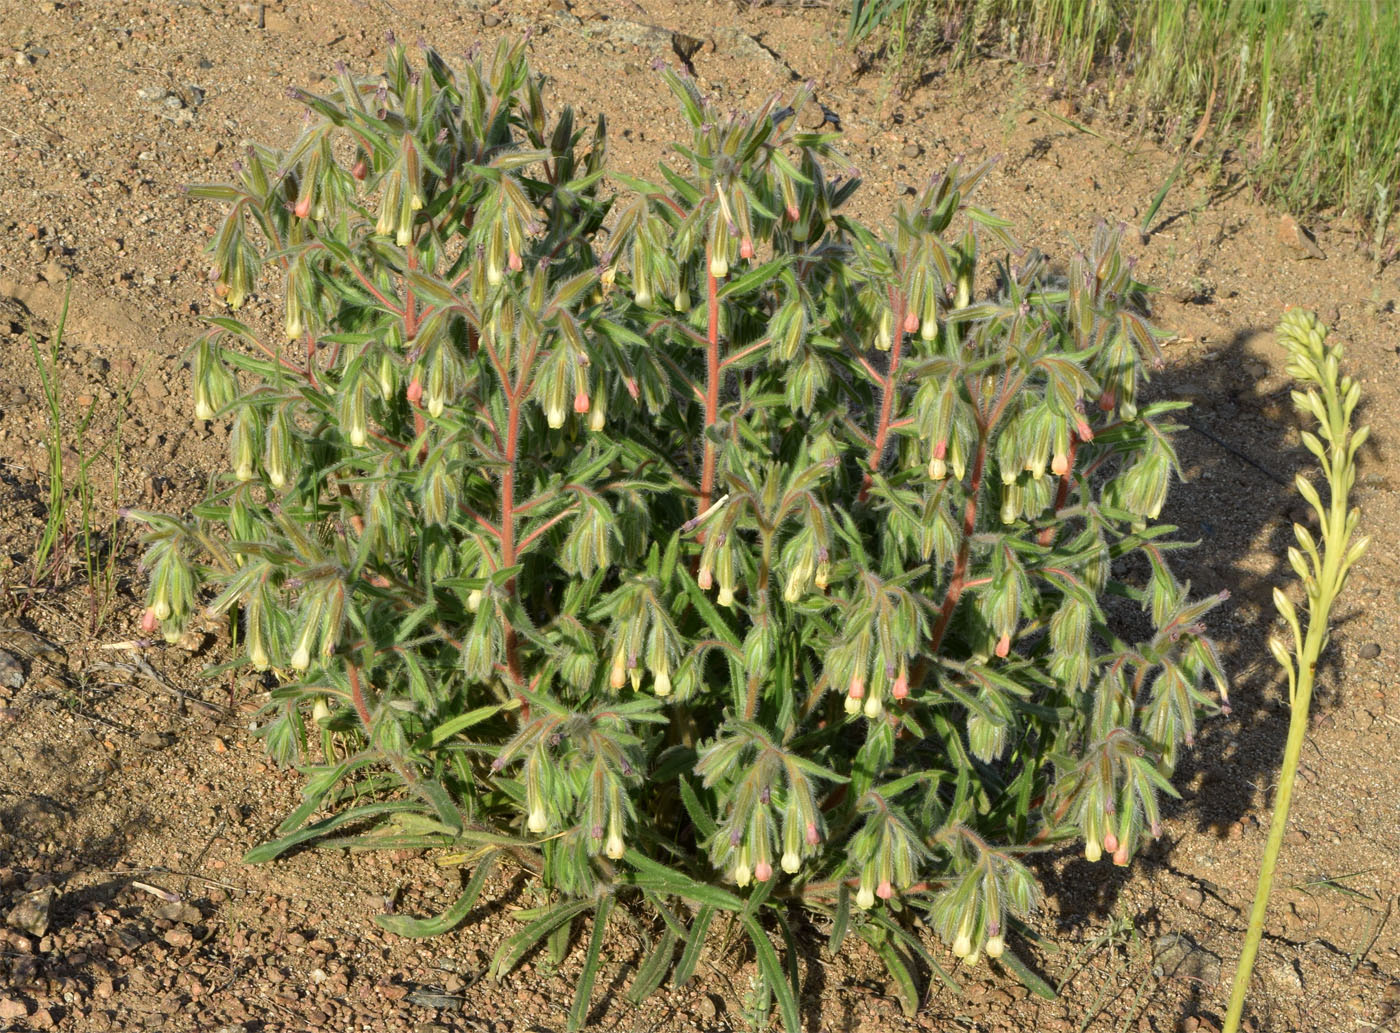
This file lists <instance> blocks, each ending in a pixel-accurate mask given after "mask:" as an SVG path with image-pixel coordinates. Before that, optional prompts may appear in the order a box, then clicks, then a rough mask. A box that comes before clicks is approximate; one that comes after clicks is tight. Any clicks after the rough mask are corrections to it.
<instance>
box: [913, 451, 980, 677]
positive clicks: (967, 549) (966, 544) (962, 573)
mask: <svg viewBox="0 0 1400 1033" xmlns="http://www.w3.org/2000/svg"><path fill="white" fill-rule="evenodd" d="M986 465H987V434H986V430H985V428H982V427H979V428H978V434H977V454H976V455H975V456H974V457H973V460H972V479H971V480H970V481H969V482H968V487H967V506H966V507H965V508H964V509H963V537H962V544H961V545H960V546H959V547H958V558H957V560H956V561H955V562H954V563H953V576H952V578H951V579H950V580H949V581H948V591H947V592H946V593H945V594H944V596H943V606H942V607H941V608H940V609H939V611H938V621H937V623H935V624H934V626H933V632H932V634H931V635H930V636H929V646H928V650H927V652H928V654H929V655H935V654H937V652H938V648H939V646H941V645H942V644H943V636H944V634H946V633H947V631H948V622H949V621H950V620H951V619H952V617H953V611H954V610H955V609H956V608H957V605H958V597H959V596H961V595H962V592H963V589H964V588H965V587H966V584H965V580H966V578H967V558H968V555H969V553H971V551H972V535H973V532H975V531H976V530H977V496H978V495H979V494H980V493H981V491H982V474H983V472H984V470H985V469H986Z"/></svg>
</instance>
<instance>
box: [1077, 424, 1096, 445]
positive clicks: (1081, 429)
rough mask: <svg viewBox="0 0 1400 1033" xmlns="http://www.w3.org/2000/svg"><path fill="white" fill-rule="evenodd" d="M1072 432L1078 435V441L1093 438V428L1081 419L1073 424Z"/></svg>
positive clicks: (1091, 439)
mask: <svg viewBox="0 0 1400 1033" xmlns="http://www.w3.org/2000/svg"><path fill="white" fill-rule="evenodd" d="M1074 432H1075V433H1076V434H1078V435H1079V440H1080V441H1093V440H1094V428H1093V427H1091V426H1089V425H1088V424H1087V423H1085V422H1084V421H1083V420H1080V421H1079V422H1078V423H1076V424H1075V425H1074Z"/></svg>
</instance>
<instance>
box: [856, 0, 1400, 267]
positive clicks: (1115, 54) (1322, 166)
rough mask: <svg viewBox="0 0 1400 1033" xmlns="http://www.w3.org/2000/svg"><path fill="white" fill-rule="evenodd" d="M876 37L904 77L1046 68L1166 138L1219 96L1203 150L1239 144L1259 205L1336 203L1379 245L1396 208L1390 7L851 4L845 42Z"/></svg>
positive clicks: (914, 0)
mask: <svg viewBox="0 0 1400 1033" xmlns="http://www.w3.org/2000/svg"><path fill="white" fill-rule="evenodd" d="M877 33H884V34H885V38H886V39H887V41H888V42H889V44H890V56H891V57H892V58H894V59H896V60H897V62H898V64H899V66H900V67H901V68H902V69H903V70H904V72H905V73H909V72H913V73H915V74H919V73H921V72H922V71H924V70H925V69H926V68H927V66H928V65H930V64H931V63H932V62H933V61H934V60H936V59H937V60H947V61H948V62H949V63H950V64H952V65H956V64H959V63H961V62H963V61H966V60H968V59H970V58H973V57H976V56H978V55H981V54H985V53H988V52H990V51H997V52H1002V53H1005V52H1008V51H1009V52H1012V53H1015V54H1017V55H1018V56H1020V57H1022V58H1024V59H1027V60H1034V61H1037V62H1046V63H1051V64H1053V65H1054V67H1055V68H1056V70H1057V74H1058V75H1059V76H1060V77H1063V78H1064V79H1065V80H1066V81H1068V82H1069V83H1071V84H1074V85H1079V86H1082V85H1084V84H1086V83H1087V82H1089V81H1095V82H1097V83H1099V84H1100V85H1101V86H1102V87H1103V88H1104V89H1105V92H1106V94H1108V95H1110V96H1112V97H1113V99H1114V103H1113V108H1114V114H1115V115H1118V116H1119V117H1123V118H1131V119H1132V121H1133V122H1134V123H1135V124H1138V125H1144V124H1146V125H1149V126H1151V127H1152V128H1154V129H1155V130H1156V131H1158V132H1159V133H1161V134H1162V135H1163V136H1164V137H1165V138H1167V139H1171V140H1173V141H1174V142H1177V143H1180V142H1184V140H1185V139H1186V136H1187V134H1189V133H1190V132H1191V131H1192V130H1193V129H1194V128H1195V127H1196V126H1197V124H1198V122H1199V121H1200V120H1201V117H1202V115H1203V114H1204V112H1205V111H1206V109H1207V106H1208V104H1209V101H1210V98H1211V92H1212V89H1215V90H1216V92H1217V100H1216V103H1215V107H1214V114H1213V119H1212V128H1211V132H1210V137H1209V144H1210V146H1211V147H1212V148H1213V149H1214V151H1215V152H1216V153H1217V154H1218V153H1220V152H1221V151H1223V150H1224V149H1226V148H1233V149H1237V150H1238V151H1239V152H1240V157H1241V158H1242V165H1243V166H1244V169H1245V174H1246V176H1247V177H1248V178H1249V179H1250V180H1251V181H1252V182H1253V183H1254V184H1255V186H1256V187H1257V188H1258V189H1259V190H1260V192H1261V193H1262V194H1263V196H1264V197H1265V198H1266V199H1268V200H1270V201H1273V202H1276V203H1279V204H1281V205H1284V206H1286V207H1289V208H1292V209H1294V210H1315V209H1319V208H1325V207H1335V208H1341V209H1345V210H1347V211H1348V212H1350V213H1351V214H1353V215H1355V216H1356V217H1357V218H1358V219H1359V220H1361V221H1362V222H1363V223H1364V224H1367V225H1369V226H1370V227H1372V228H1373V229H1374V231H1375V232H1376V233H1377V235H1378V236H1383V233H1384V227H1385V225H1386V223H1387V221H1388V219H1389V216H1390V213H1391V211H1392V209H1393V207H1394V204H1395V188H1396V183H1397V181H1400V16H1397V10H1396V7H1395V4H1394V0H1248V2H1245V0H1193V2H1190V3H1166V2H1163V3H1140V2H1138V0H856V2H855V3H854V5H853V7H852V12H851V20H850V36H851V39H852V40H853V41H859V40H861V39H866V38H870V37H871V36H873V35H875V34H877ZM1162 113H1169V114H1162ZM1377 247H1379V242H1378V243H1377Z"/></svg>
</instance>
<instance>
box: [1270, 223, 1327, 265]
mask: <svg viewBox="0 0 1400 1033" xmlns="http://www.w3.org/2000/svg"><path fill="white" fill-rule="evenodd" d="M1278 239H1279V241H1280V242H1281V243H1283V244H1284V245H1285V246H1286V247H1290V248H1293V250H1295V251H1301V252H1302V255H1301V256H1300V257H1302V258H1316V259H1318V260H1322V259H1325V258H1326V257H1327V256H1326V255H1325V254H1324V253H1323V251H1322V248H1320V247H1318V246H1317V239H1316V238H1315V237H1314V236H1313V235H1312V232H1311V231H1310V230H1308V229H1307V228H1306V227H1304V226H1303V225H1302V224H1301V223H1299V222H1298V220H1297V219H1295V218H1293V216H1291V215H1285V216H1283V217H1282V218H1280V219H1279V221H1278Z"/></svg>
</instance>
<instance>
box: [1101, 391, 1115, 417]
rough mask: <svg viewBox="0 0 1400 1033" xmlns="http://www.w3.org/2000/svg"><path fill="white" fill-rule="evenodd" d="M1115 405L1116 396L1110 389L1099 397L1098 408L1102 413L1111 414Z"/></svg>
mask: <svg viewBox="0 0 1400 1033" xmlns="http://www.w3.org/2000/svg"><path fill="white" fill-rule="evenodd" d="M1117 404H1118V396H1117V395H1116V394H1115V393H1114V392H1113V391H1112V389H1110V390H1108V391H1105V392H1104V393H1103V394H1101V395H1099V408H1100V409H1102V410H1103V411H1104V412H1112V411H1113V407H1114V406H1115V405H1117Z"/></svg>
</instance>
